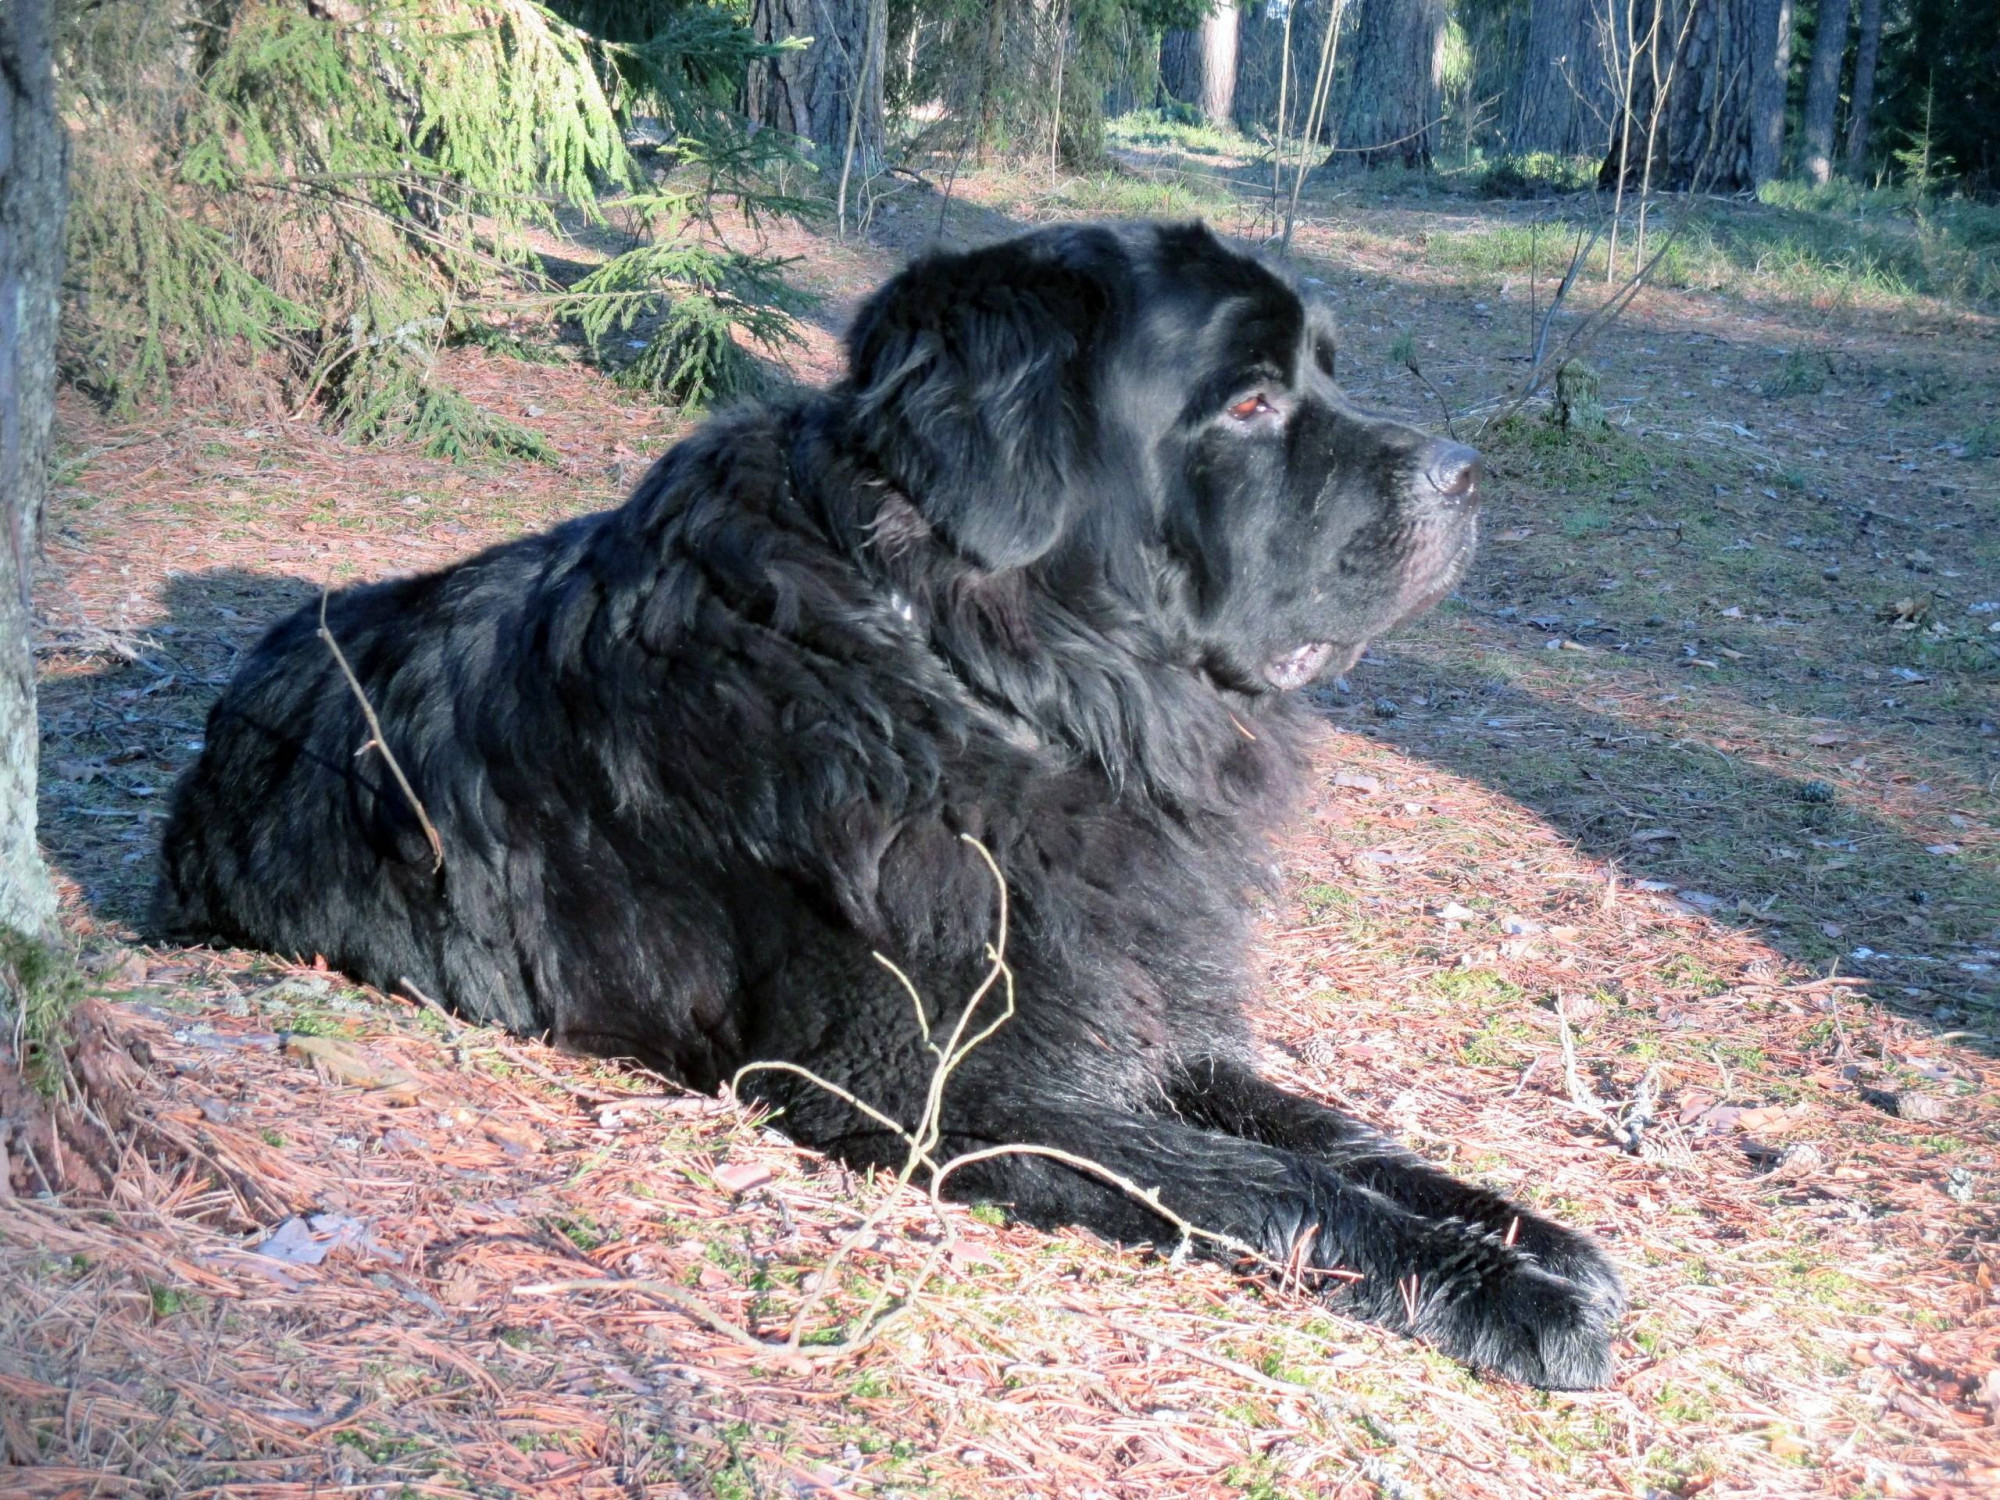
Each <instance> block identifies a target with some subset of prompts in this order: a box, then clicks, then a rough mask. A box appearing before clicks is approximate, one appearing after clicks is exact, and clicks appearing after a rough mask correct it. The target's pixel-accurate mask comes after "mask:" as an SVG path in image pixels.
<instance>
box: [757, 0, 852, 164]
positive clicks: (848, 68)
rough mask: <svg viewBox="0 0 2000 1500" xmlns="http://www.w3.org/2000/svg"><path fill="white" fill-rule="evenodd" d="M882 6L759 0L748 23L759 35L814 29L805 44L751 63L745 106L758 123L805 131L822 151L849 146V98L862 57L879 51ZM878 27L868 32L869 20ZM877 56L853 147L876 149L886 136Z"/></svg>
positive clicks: (771, 38)
mask: <svg viewBox="0 0 2000 1500" xmlns="http://www.w3.org/2000/svg"><path fill="white" fill-rule="evenodd" d="M885 15H886V12H885V10H884V9H883V8H882V7H880V6H876V5H872V4H870V3H869V0H755V4H754V5H753V6H752V7H751V11H750V30H751V33H752V34H753V35H754V36H755V37H756V38H757V40H758V41H760V42H781V41H784V40H785V39H786V38H788V37H800V36H809V37H811V38H812V42H811V44H810V45H809V46H807V47H806V48H805V49H804V50H803V51H798V52H785V53H782V54H780V55H779V56H777V57H773V58H767V59H765V60H763V61H759V62H754V63H752V64H751V65H750V74H749V77H748V78H747V79H746V80H745V82H744V86H743V112H744V113H745V114H746V115H748V116H749V117H750V118H751V119H752V120H754V121H756V122H757V123H758V124H759V125H770V126H773V127H775V128H777V129H779V130H783V131H786V132H787V133H789V134H791V135H798V136H804V137H805V138H806V139H807V140H809V141H811V142H812V143H813V144H814V145H815V146H817V147H818V148H819V149H820V150H821V151H822V152H832V153H835V154H838V153H840V152H842V151H844V150H845V149H846V146H847V118H848V109H849V100H850V97H851V96H852V95H854V93H855V92H856V80H857V79H859V78H860V76H861V72H862V62H863V59H864V58H865V57H866V56H867V55H868V53H869V50H870V48H871V47H872V48H873V51H874V56H875V57H876V58H878V59H879V58H880V57H881V56H882V53H883V49H884V48H885V46H886V45H887V41H888V39H887V37H886V36H884V35H883V34H882V32H883V30H884V26H883V20H884V16H885ZM871 21H872V22H873V23H874V26H873V29H874V31H875V33H876V34H875V35H874V36H873V37H872V38H871V37H870V35H869V31H870V29H871V28H870V23H871ZM883 71H884V70H883V68H882V66H881V64H880V62H879V61H878V62H877V63H876V65H875V66H874V67H872V68H870V69H869V70H868V74H867V77H866V79H865V81H864V82H863V83H862V84H861V86H860V88H859V93H860V96H861V97H860V106H861V118H860V122H859V126H858V130H859V134H858V135H857V137H856V140H855V149H856V151H857V152H858V153H859V154H860V155H861V156H862V157H863V158H866V157H868V156H871V155H874V154H877V153H879V152H880V151H881V149H882V142H883V125H882V120H883V112H882V74H883Z"/></svg>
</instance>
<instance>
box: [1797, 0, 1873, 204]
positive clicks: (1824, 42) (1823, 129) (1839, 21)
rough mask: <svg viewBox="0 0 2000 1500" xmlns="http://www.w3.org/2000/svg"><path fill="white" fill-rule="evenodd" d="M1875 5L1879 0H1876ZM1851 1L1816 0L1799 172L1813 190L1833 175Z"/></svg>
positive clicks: (1801, 124) (1800, 141)
mask: <svg viewBox="0 0 2000 1500" xmlns="http://www.w3.org/2000/svg"><path fill="white" fill-rule="evenodd" d="M1876 3H1877V4H1880V3H1881V0H1876ZM1852 8H1853V7H1852V5H1851V3H1850V0H1819V15H1818V16H1817V17H1815V18H1814V21H1813V40H1812V71H1811V72H1810V73H1809V74H1807V76H1806V105H1805V112H1804V114H1803V115H1802V116H1801V118H1800V120H1799V146H1800V149H1799V169H1800V170H1801V171H1803V172H1804V173H1805V174H1806V177H1807V178H1808V179H1809V180H1810V181H1811V182H1812V183H1813V185H1814V186H1815V187H1822V186H1824V185H1825V184H1826V182H1827V179H1828V178H1830V177H1832V176H1833V112H1834V110H1836V109H1837V108H1839V106H1840V64H1841V60H1842V59H1843V58H1845V57H1846V55H1847V15H1848V12H1849V11H1850V10H1851V9H1852Z"/></svg>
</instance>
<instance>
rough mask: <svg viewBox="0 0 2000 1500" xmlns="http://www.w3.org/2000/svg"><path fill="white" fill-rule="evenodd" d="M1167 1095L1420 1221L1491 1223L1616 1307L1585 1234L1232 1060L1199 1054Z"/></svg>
mask: <svg viewBox="0 0 2000 1500" xmlns="http://www.w3.org/2000/svg"><path fill="white" fill-rule="evenodd" d="M1168 1097H1169V1100H1170V1102H1171V1103H1172V1104H1173V1107H1174V1109H1175V1110H1176V1111H1177V1112H1178V1113H1179V1114H1180V1115H1181V1117H1182V1118H1184V1119H1186V1120H1188V1121H1189V1122H1190V1123H1192V1124H1196V1125H1202V1126H1206V1127H1208V1128H1209V1129H1212V1130H1220V1131H1224V1132H1226V1133H1228V1134H1230V1135H1234V1136H1240V1137H1242V1138H1244V1139H1245V1140H1252V1141H1259V1142H1262V1143H1263V1144H1265V1145H1267V1146H1277V1147H1281V1148H1283V1149H1285V1150H1288V1151H1297V1152H1300V1153H1302V1154H1304V1155H1307V1156H1311V1157H1314V1158H1317V1159H1318V1160H1320V1161H1323V1162H1325V1163H1326V1164H1327V1165H1328V1166H1330V1167H1331V1168H1332V1169H1333V1170H1334V1171H1335V1172H1337V1173H1338V1174H1339V1175H1340V1176H1341V1177H1342V1178H1344V1179H1345V1180H1347V1181H1350V1182H1354V1183H1357V1184H1359V1185H1360V1186H1362V1187H1365V1188H1367V1189H1369V1190H1370V1191H1372V1192H1377V1193H1380V1194H1381V1195H1382V1196H1383V1197H1385V1198H1388V1199H1390V1200H1392V1201H1393V1202H1395V1203H1398V1204H1400V1205H1402V1206H1403V1207H1404V1208H1406V1209H1409V1210H1410V1211H1411V1212H1413V1213H1417V1214H1420V1215H1422V1216H1423V1217H1424V1218H1426V1219H1435V1220H1441V1221H1459V1222H1462V1223H1465V1224H1468V1225H1476V1226H1478V1227H1480V1228H1482V1229H1485V1230H1488V1231H1497V1232H1498V1233H1500V1234H1501V1235H1502V1237H1503V1238H1504V1239H1505V1240H1506V1242H1507V1243H1508V1244H1510V1245H1513V1246H1515V1247H1516V1248H1518V1249H1520V1250H1522V1251H1525V1252H1526V1253H1527V1254H1528V1255H1530V1256H1532V1257H1533V1258H1534V1259H1535V1260H1536V1262H1537V1263H1539V1264H1540V1265H1541V1266H1542V1267H1543V1269H1545V1270H1548V1271H1552V1272H1554V1273H1555V1274H1556V1275H1558V1276H1562V1277H1565V1278H1567V1279H1569V1280H1571V1281H1575V1282H1577V1283H1579V1284H1580V1285H1582V1286H1583V1287H1585V1288H1586V1289H1587V1290H1589V1291H1591V1292H1592V1293H1593V1294H1595V1295H1596V1296H1598V1297H1600V1298H1603V1299H1604V1300H1606V1301H1607V1302H1608V1303H1610V1304H1611V1305H1612V1307H1613V1308H1614V1309H1622V1308H1623V1307H1624V1305H1625V1290H1624V1285H1623V1283H1622V1282H1621V1281H1620V1279H1619V1276H1618V1272H1617V1271H1616V1270H1615V1269H1614V1268H1613V1267H1612V1265H1611V1262H1610V1261H1609V1260H1608V1259H1607V1258H1606V1257H1605V1255H1604V1252H1603V1251H1602V1250H1601V1249H1599V1248H1598V1246H1597V1244H1596V1242H1595V1241H1594V1240H1592V1239H1591V1238H1590V1237H1589V1236H1588V1235H1584V1234H1580V1233H1578V1232H1577V1231H1575V1230H1573V1229H1566V1228H1564V1227H1563V1226H1562V1225H1560V1224H1556V1223H1553V1222H1551V1221H1550V1220H1548V1219H1545V1218H1543V1217H1541V1216H1540V1215H1539V1214H1535V1213H1532V1212H1530V1211H1529V1210H1527V1209H1524V1208H1522V1207H1520V1206H1519V1205H1517V1204H1515V1203H1512V1202H1510V1201H1509V1200H1508V1199H1506V1198H1504V1197H1502V1196H1501V1195H1500V1194H1498V1193H1496V1192H1493V1191H1491V1190H1490V1189H1487V1188H1483V1187H1480V1186H1479V1185H1478V1184H1476V1183H1471V1182H1466V1181H1464V1180H1462V1179H1460V1178H1457V1177H1454V1176H1452V1175H1451V1174H1450V1173H1448V1172H1442V1171H1439V1170H1438V1169H1437V1168H1436V1167H1434V1166H1432V1165H1430V1164H1429V1163H1428V1162H1426V1161H1424V1160H1423V1159H1422V1158H1420V1157H1418V1156H1417V1155H1415V1154H1414V1153H1413V1152H1411V1151H1410V1150H1408V1149H1407V1148H1406V1147H1404V1146H1401V1145H1399V1144H1398V1143H1396V1142H1395V1141H1393V1140H1391V1139H1390V1138H1389V1137H1387V1136H1385V1135H1383V1134H1382V1133H1381V1132H1379V1131H1377V1130H1374V1129H1372V1128H1370V1127H1369V1126H1366V1125H1363V1124H1362V1123H1360V1122H1359V1121H1358V1120H1354V1119H1350V1118H1349V1117H1348V1116H1346V1115H1344V1114H1342V1113H1341V1112H1340V1111H1338V1110H1336V1109H1329V1108H1328V1107H1327V1106H1325V1105H1323V1104H1317V1103H1314V1102H1313V1101H1312V1100H1310V1099H1301V1098H1299V1097H1298V1096H1297V1095H1296V1094H1288V1093H1286V1092H1285V1091H1284V1090H1283V1089H1281V1088H1279V1087H1278V1086H1277V1085H1276V1084H1274V1083H1272V1082H1271V1081H1270V1080H1269V1079H1267V1078H1265V1077H1263V1076H1262V1075H1261V1074H1259V1073H1257V1072H1256V1071H1255V1070H1254V1069H1252V1068H1250V1067H1248V1066H1246V1065H1245V1064H1243V1063H1241V1062H1237V1061H1235V1060H1233V1059H1223V1058H1203V1059H1201V1060H1199V1061H1198V1062H1196V1063H1193V1064H1192V1065H1189V1066H1186V1067H1184V1068H1183V1069H1182V1070H1181V1071H1180V1072H1178V1073H1177V1074H1176V1075H1175V1077H1174V1078H1173V1081H1172V1083H1171V1085H1170V1089H1169V1095H1168Z"/></svg>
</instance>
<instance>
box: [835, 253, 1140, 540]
mask: <svg viewBox="0 0 2000 1500" xmlns="http://www.w3.org/2000/svg"><path fill="white" fill-rule="evenodd" d="M1120 255H1121V251H1120V249H1119V247H1118V245H1117V242H1116V240H1115V239H1114V238H1113V237H1112V236H1110V235H1109V234H1107V233H1105V232H1104V231H1102V230H1096V231H1092V230H1077V231H1071V232H1068V233H1066V234H1062V233H1059V234H1049V235H1042V236H1036V237H1034V238H1032V239H1029V240H1025V241H1021V240H1016V241H1012V242H1009V243H1006V244H1001V245H995V246H992V247H989V248H987V249H984V250H975V251H972V252H970V253H967V254H962V255H941V256H934V257H931V258H929V259H926V260H922V261H919V262H917V263H916V264H915V265H912V266H911V267H910V268H909V269H907V270H905V271H904V272H903V273H902V274H901V275H899V276H897V277H896V278H895V280H893V281H891V282H890V283H889V284H888V285H887V286H885V287H884V288H883V289H882V290H881V291H879V292H877V293H876V294H875V296H874V297H873V298H871V299H870V300H869V302H868V304H867V305H866V306H865V307H863V308H862V310H861V315H860V316H859V317H858V318H856V319H855V323H854V329H853V332H852V333H850V334H849V335H848V355H847V358H848V379H849V384H850V390H851V393H852V397H853V401H854V412H855V419H856V435H857V436H858V437H859V439H860V441H861V442H862V444H863V445H864V446H865V447H866V448H867V449H868V450H869V455H870V457H871V458H872V459H873V461H874V462H875V463H876V464H878V465H880V466H881V467H882V469H883V470H884V471H885V472H886V474H887V476H888V477H889V479H890V480H892V481H893V482H894V483H895V484H896V485H897V487H898V488H900V489H901V490H902V491H903V492H904V493H905V494H906V495H908V496H909V497H910V499H911V501H912V502H913V503H914V504H915V505H916V506H917V508H918V510H919V511H921V512H922V514H923V515H924V518H925V519H926V520H928V521H929V522H930V523H931V525H932V526H934V527H935V528H936V529H937V530H938V531H940V532H941V533H943V535H944V536H945V538H946V539H947V540H948V541H949V542H950V543H951V545H952V546H953V547H955V548H956V549H957V550H958V551H959V552H961V553H963V554H964V555H965V556H967V557H968V558H970V559H971V560H972V561H974V562H976V563H977V564H978V565H979V566H981V567H982V568H986V569H988V570H991V571H995V572H998V571H1002V570H1005V569H1008V568H1020V567H1025V566H1027V565H1028V564H1029V563H1031V562H1033V561H1034V560H1035V559H1036V558H1038V557H1040V556H1042V555H1043V554H1044V553H1046V552H1047V551H1048V550H1049V549H1050V548H1051V547H1053V546H1054V545H1055V543H1056V541H1057V539H1058V538H1059V537H1061V535H1062V533H1063V531H1064V528H1065V527H1066V526H1067V524H1068V521H1069V517H1070V511H1071V507H1072V505H1073V504H1074V503H1075V497H1074V490H1075V486H1076V481H1077V476H1078V470H1079V467H1080V465H1079V459H1080V458H1081V457H1082V455H1081V454H1080V452H1079V448H1080V445H1081V441H1082V435H1083V429H1084V426H1085V424H1086V423H1087V422H1088V421H1089V420H1091V412H1092V409H1093V407H1094V404H1095V403H1094V401H1093V389H1092V387H1093V385H1094V379H1093V377H1094V374H1095V371H1094V368H1093V367H1094V366H1095V364H1096V362H1097V361H1096V353H1097V349H1098V347H1099V345H1100V344H1101V342H1102V339H1103V336H1104V333H1105V331H1106V325H1107V323H1108V321H1109V319H1110V317H1111V310H1112V305H1113V301H1114V297H1115V288H1116V278H1115V276H1114V275H1113V274H1112V270H1111V268H1112V263H1113V262H1115V261H1116V260H1117V259H1118V258H1119V257H1120Z"/></svg>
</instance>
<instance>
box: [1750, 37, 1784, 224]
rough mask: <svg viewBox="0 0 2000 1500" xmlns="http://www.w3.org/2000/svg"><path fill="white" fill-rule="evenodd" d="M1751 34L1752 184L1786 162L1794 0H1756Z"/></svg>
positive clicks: (1775, 172) (1759, 183)
mask: <svg viewBox="0 0 2000 1500" xmlns="http://www.w3.org/2000/svg"><path fill="white" fill-rule="evenodd" d="M1754 24H1755V30H1754V31H1753V32H1752V33H1751V36H1752V43H1751V54H1750V65H1751V69H1752V72H1751V82H1750V186H1752V187H1762V186H1763V185H1764V184H1765V183H1767V182H1769V181H1770V180H1771V179H1772V178H1774V177H1776V176H1777V175H1778V173H1779V172H1780V171H1781V170H1782V169H1783V167H1784V163H1785V84H1786V81H1787V80H1788V79H1789V78H1790V77H1791V73H1792V0H1756V17H1755V23H1754Z"/></svg>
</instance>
